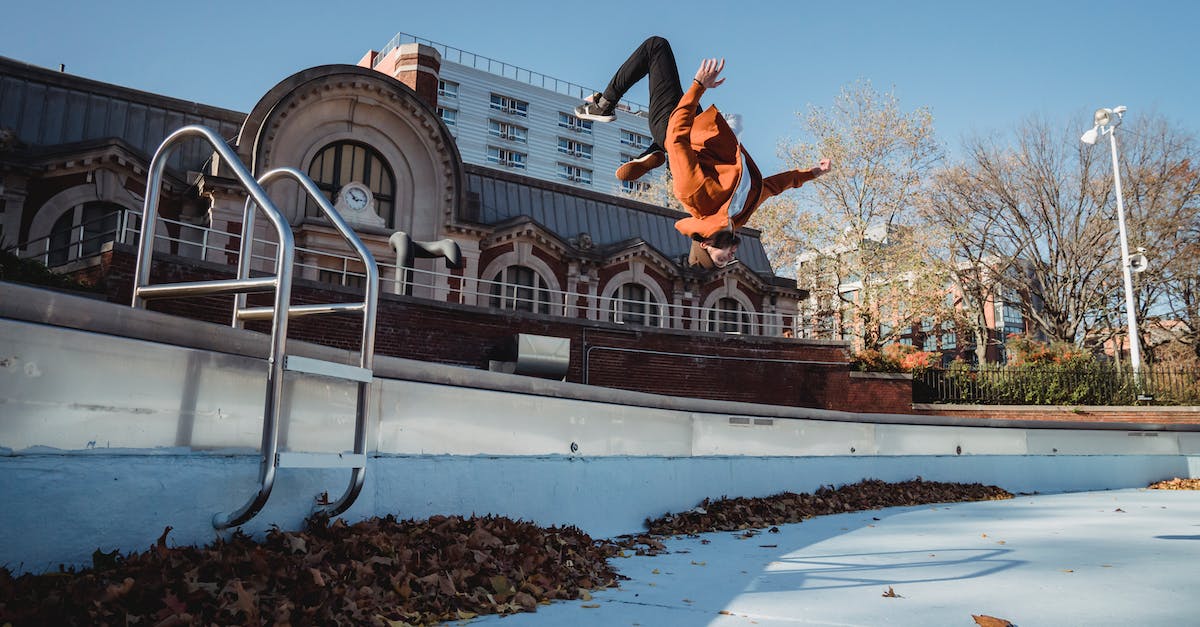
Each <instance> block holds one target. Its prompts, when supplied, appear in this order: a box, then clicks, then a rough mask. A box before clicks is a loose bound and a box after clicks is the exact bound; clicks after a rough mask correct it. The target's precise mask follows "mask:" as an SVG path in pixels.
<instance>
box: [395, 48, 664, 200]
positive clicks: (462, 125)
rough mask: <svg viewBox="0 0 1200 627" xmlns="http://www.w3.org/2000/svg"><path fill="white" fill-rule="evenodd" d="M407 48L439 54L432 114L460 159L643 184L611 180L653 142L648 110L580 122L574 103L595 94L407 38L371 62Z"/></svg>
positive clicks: (554, 175) (611, 186)
mask: <svg viewBox="0 0 1200 627" xmlns="http://www.w3.org/2000/svg"><path fill="white" fill-rule="evenodd" d="M406 44H419V45H421V46H427V47H429V48H432V49H434V50H436V51H437V53H438V54H439V55H440V56H441V58H440V68H439V69H438V71H437V111H438V114H439V115H440V116H441V118H442V121H444V122H445V123H446V126H447V127H449V129H450V132H451V133H452V134H453V135H454V137H455V140H456V142H457V145H458V151H459V153H460V155H461V157H462V160H463V161H464V162H466V163H473V164H478V165H482V166H487V167H492V168H498V169H505V170H510V171H513V172H516V173H518V174H523V175H526V176H531V177H534V178H538V179H542V180H546V181H554V182H557V183H563V184H566V185H571V186H575V187H581V188H584V189H591V190H595V191H598V192H602V193H608V194H620V193H622V192H629V191H634V190H636V189H638V188H639V187H642V186H645V183H643V182H640V181H635V182H625V183H623V182H622V181H619V180H617V178H616V177H615V176H614V172H615V171H616V169H617V167H618V166H620V165H621V164H622V163H625V162H626V161H629V160H630V159H633V158H634V157H636V156H638V155H639V154H641V153H642V151H644V150H645V149H646V148H647V147H648V146H649V145H650V143H651V142H652V140H651V138H650V132H649V126H648V122H647V119H646V113H645V111H646V107H645V106H642V105H639V104H635V103H630V102H624V101H623V102H622V103H621V105H620V107H619V110H618V111H617V119H616V120H615V121H613V122H607V123H593V122H592V121H590V120H581V119H579V118H577V117H575V115H573V113H572V112H573V110H574V108H575V106H576V105H577V104H579V103H580V102H581V101H582V100H583V98H585V97H586V96H589V95H591V94H592V93H595V92H596V91H597V89H594V88H585V87H583V86H581V85H576V84H574V83H570V82H567V81H563V80H559V79H556V78H553V77H550V76H546V75H544V74H540V73H538V72H534V71H531V70H527V69H525V68H521V67H517V66H514V65H511V64H508V63H505V62H503V61H497V60H495V59H491V58H488V57H484V56H481V55H478V54H474V53H471V52H467V51H464V50H460V49H458V48H454V47H452V46H447V45H445V44H440V43H437V42H433V41H429V40H426V39H422V38H419V37H415V36H413V35H409V34H407V33H398V34H397V35H396V36H395V37H393V38H392V40H391V41H389V42H388V44H387V45H385V46H384V47H383V48H382V49H381V50H380V51H379V53H378V56H377V57H375V59H377V60H382V59H384V58H386V57H388V55H389V53H390V52H392V51H393V50H394V49H396V48H398V47H400V46H404V45H406ZM430 69H432V68H430ZM601 88H602V87H601Z"/></svg>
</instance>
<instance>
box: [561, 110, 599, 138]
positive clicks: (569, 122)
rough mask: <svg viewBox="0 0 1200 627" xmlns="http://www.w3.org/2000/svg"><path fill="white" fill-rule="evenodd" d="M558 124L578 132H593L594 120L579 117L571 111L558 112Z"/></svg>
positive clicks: (589, 133)
mask: <svg viewBox="0 0 1200 627" xmlns="http://www.w3.org/2000/svg"><path fill="white" fill-rule="evenodd" d="M558 125H559V126H561V127H563V128H566V129H571V130H572V131H575V132H576V133H587V134H588V135H591V134H592V121H591V120H583V119H580V118H577V117H575V116H573V115H571V114H570V113H564V112H562V111H559V112H558Z"/></svg>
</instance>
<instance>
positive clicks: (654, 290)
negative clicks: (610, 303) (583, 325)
mask: <svg viewBox="0 0 1200 627" xmlns="http://www.w3.org/2000/svg"><path fill="white" fill-rule="evenodd" d="M626 283H636V284H638V285H641V286H642V287H644V288H646V289H647V290H648V291H649V292H650V293H651V294H653V295H654V298H655V299H657V300H658V306H659V309H660V314H659V320H660V322H659V324H660V326H661V327H663V328H669V327H670V325H671V320H672V316H671V300H670V299H669V298H667V294H666V292H664V291H663V290H662V286H661V285H659V284H658V281H655V280H654V279H653V278H651V277H650V276H648V275H647V274H646V264H645V263H643V262H641V261H631V262H630V264H629V269H628V270H625V271H623V272H619V273H617V274H615V275H613V277H612V278H610V279H609V280H608V282H607V283H606V284H605V285H604V289H603V290H601V292H600V297H601V302H604V299H608V298H612V296H613V294H614V293H616V291H617V290H618V289H619V288H620V287H621V286H622V285H625V284H626ZM599 314H600V316H601V317H602V319H604V320H607V319H608V318H607V317H606V316H607V315H608V310H607V309H605V310H602V311H600V312H599Z"/></svg>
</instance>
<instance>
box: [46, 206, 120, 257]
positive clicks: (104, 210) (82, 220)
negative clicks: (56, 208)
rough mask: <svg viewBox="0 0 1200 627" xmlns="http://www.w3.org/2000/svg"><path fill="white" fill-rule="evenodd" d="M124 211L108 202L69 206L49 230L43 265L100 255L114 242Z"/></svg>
mask: <svg viewBox="0 0 1200 627" xmlns="http://www.w3.org/2000/svg"><path fill="white" fill-rule="evenodd" d="M124 211H125V208H124V207H122V206H120V205H117V204H114V203H111V202H102V201H96V202H89V203H84V204H82V205H78V206H75V207H72V208H71V209H70V210H69V211H67V212H66V213H64V214H62V216H60V217H59V218H58V220H56V221H55V222H54V226H53V227H51V228H50V241H49V242H48V250H47V254H46V265H47V266H60V265H62V264H64V263H67V262H68V261H71V260H72V259H80V258H83V257H88V256H91V255H95V254H97V253H99V252H100V249H101V248H103V247H104V245H105V244H107V243H108V242H111V241H114V240H116V239H117V230H118V229H120V228H121V214H122V213H124Z"/></svg>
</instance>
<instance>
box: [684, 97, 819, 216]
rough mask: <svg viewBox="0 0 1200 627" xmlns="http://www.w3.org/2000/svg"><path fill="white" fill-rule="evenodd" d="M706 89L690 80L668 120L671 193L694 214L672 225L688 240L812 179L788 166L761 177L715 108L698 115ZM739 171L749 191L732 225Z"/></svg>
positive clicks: (808, 175) (806, 172)
mask: <svg viewBox="0 0 1200 627" xmlns="http://www.w3.org/2000/svg"><path fill="white" fill-rule="evenodd" d="M704 91H705V90H704V86H703V85H701V84H700V83H699V82H697V81H692V86H691V88H689V89H688V90H687V92H686V93H684V94H683V97H682V98H680V99H679V104H678V105H677V106H676V107H675V110H674V111H672V112H671V117H670V119H669V121H668V123H667V145H666V149H667V159H668V162H669V163H670V164H671V177H672V178H673V179H674V184H675V197H676V198H678V199H679V202H681V203H683V206H684V207H685V208H686V209H687V211H688V213H690V214H692V216H691V217H690V218H683V219H682V220H679V221H677V222H676V223H675V228H676V229H677V230H678V231H679V232H680V233H683V234H684V235H685V236H687V237H689V238H690V237H692V236H693V235H698V236H700V237H704V238H708V237H712V236H713V235H714V234H716V233H717V231H720V230H722V229H726V228H732V229H733V230H735V231H736V230H737V229H739V228H741V227H742V225H744V224H745V223H746V221H747V220H749V219H750V215H751V214H753V213H754V210H755V209H757V208H758V206H759V205H760V204H762V202H763V201H764V200H766V199H768V198H770V197H772V196H774V195H776V194H779V193H781V192H783V191H785V190H788V189H792V188H794V187H800V186H801V185H803V184H805V183H807V182H808V181H811V180H812V179H813V178H815V177H814V176H813V174H812V173H811V172H808V171H806V170H789V171H787V172H780V173H779V174H776V175H774V176H769V177H767V178H765V179H764V178H763V176H762V173H761V172H759V170H758V166H756V165H755V164H754V160H753V159H751V158H750V155H749V154H748V153H747V152H746V150H745V149H744V148H742V147H741V144H739V143H738V139H737V135H736V134H735V133H734V132H733V129H732V128H730V127H729V123H727V122H726V121H725V117H724V116H722V115H721V112H720V111H718V110H717V108H716V107H709V108H708V109H706V110H705V111H704V112H702V113H700V114H697V113H696V107H697V106H698V105H699V104H700V96H701V94H703V93H704ZM743 172H744V173H746V174H747V175H748V176H750V190H749V194H748V195H747V198H746V201H745V202H746V204H745V206H744V208H743V209H742V211H741V212H740V213H737V215H735V216H734V218H733V221H732V224H731V223H730V220H729V203H730V201H731V200H732V199H733V192H734V190H735V189H736V188H737V186H738V182H739V180H740V176H741V175H742V173H743Z"/></svg>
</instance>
